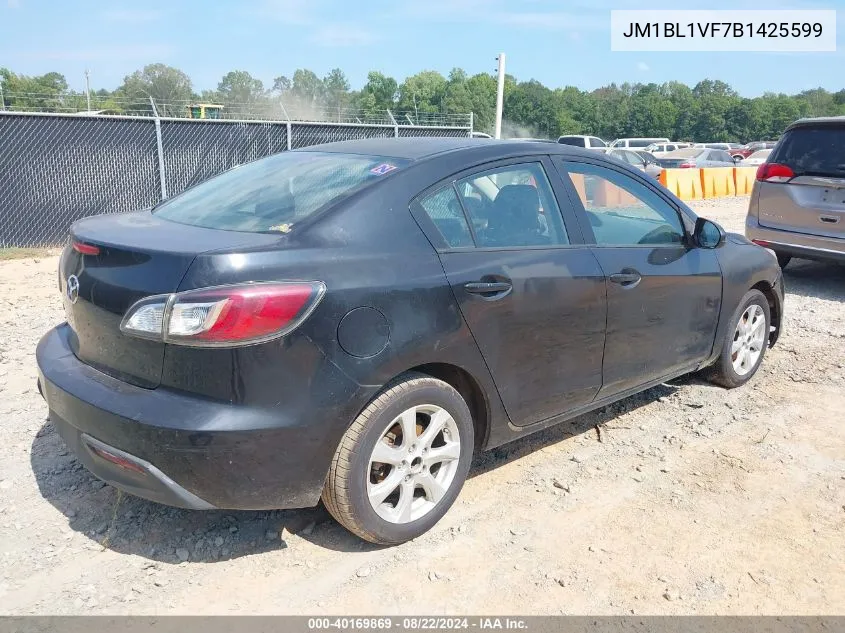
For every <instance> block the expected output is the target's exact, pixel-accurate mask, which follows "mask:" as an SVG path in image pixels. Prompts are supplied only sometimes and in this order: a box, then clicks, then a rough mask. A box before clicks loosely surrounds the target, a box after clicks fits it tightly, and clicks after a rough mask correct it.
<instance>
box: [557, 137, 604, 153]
mask: <svg viewBox="0 0 845 633" xmlns="http://www.w3.org/2000/svg"><path fill="white" fill-rule="evenodd" d="M557 142H558V143H560V144H561V145H572V146H573V147H586V148H587V149H595V148H597V147H607V143H605V142H604V141H603V140H601V139H600V138H599V137H598V136H582V135H578V134H569V135H567V136H561V137H559V138H558V139H557Z"/></svg>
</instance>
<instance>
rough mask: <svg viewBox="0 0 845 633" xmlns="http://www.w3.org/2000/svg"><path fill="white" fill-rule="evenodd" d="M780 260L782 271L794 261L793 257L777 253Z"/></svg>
mask: <svg viewBox="0 0 845 633" xmlns="http://www.w3.org/2000/svg"><path fill="white" fill-rule="evenodd" d="M775 255H777V258H778V264H779V265H780V267H781V270H783V269H784V268H786V265H787V264H788V263H789V262H791V261H792V255H786V254H785V253H775Z"/></svg>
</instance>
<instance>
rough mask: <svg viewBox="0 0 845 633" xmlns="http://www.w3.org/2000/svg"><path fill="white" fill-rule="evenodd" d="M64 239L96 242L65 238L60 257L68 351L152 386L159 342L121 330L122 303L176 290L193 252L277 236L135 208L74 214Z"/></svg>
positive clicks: (160, 362)
mask: <svg viewBox="0 0 845 633" xmlns="http://www.w3.org/2000/svg"><path fill="white" fill-rule="evenodd" d="M71 241H78V242H82V243H84V244H90V245H92V246H96V247H98V248H99V254H97V255H83V254H81V253H79V252H77V251H76V250H74V249H73V248H72V247H71V246H70V245H69V246H67V247H65V249H64V251H63V252H62V256H61V259H60V263H59V286H60V288H61V291H62V297H63V300H64V305H65V313H66V316H67V320H68V324H69V325H70V327H71V330H72V332H73V334H72V336H71V337H70V342H71V348H72V349H73V352H74V354H76V356H77V357H78V358H79V359H80V360H81V361H82V362H84V363H87V364H88V365H91V366H92V367H95V368H96V369H98V370H100V371H102V372H103V373H106V374H108V375H110V376H114V377H116V378H119V379H120V380H123V381H125V382H129V383H131V384H134V385H138V386H141V387H147V388H153V387H156V386H158V384H159V382H160V381H161V371H162V365H163V361H164V347H165V346H164V343H161V342H159V341H150V340H144V339H139V338H135V337H131V336H126V335H125V334H123V333H122V332H121V331H120V322H121V320H122V319H123V316H124V315H125V314H126V312H127V310H128V309H129V308H130V307H131V306H132V305H133V304H134V303H135V302H136V301H138V300H139V299H142V298H144V297H148V296H150V295H157V294H167V293H171V292H175V291H176V290H177V289H178V287H179V283H180V282H181V281H182V278H183V277H184V275H185V273H186V272H187V270H188V268H189V267H190V265H191V262H193V260H194V258H195V257H196V256H197V255H198V254H200V253H205V252H208V251H228V250H238V249H240V248H249V247H257V246H262V245H270V244H273V243H277V242H278V241H279V236H278V235H268V234H261V233H238V232H232V231H221V230H216V229H208V228H201V227H196V226H189V225H187V224H179V223H176V222H171V221H168V220H163V219H160V218H157V217H156V216H155V215H153V214H151V213H150V212H148V211H142V212H136V213H126V214H120V215H106V216H98V217H93V218H88V219H85V220H81V221H79V222H77V223H76V224H74V225H73V226H72V227H71ZM71 277H74V278H75V279H73V280H72V282H71V283H69V280H70V279H71ZM69 287H70V289H71V290H72V292H68V290H69Z"/></svg>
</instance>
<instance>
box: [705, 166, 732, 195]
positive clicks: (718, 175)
mask: <svg viewBox="0 0 845 633" xmlns="http://www.w3.org/2000/svg"><path fill="white" fill-rule="evenodd" d="M734 169H736V168H735V167H705V168H703V169H700V170H699V171H700V172H701V191H702V192H703V194H704V197H705V198H723V197H725V196H735V195H736V183H735V182H734Z"/></svg>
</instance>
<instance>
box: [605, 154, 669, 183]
mask: <svg viewBox="0 0 845 633" xmlns="http://www.w3.org/2000/svg"><path fill="white" fill-rule="evenodd" d="M607 154H608V156H613V157H614V158H618V159H619V160H621V161H622V162H625V163H627V164H629V165H632V166H634V167H636V168H637V169H641V170H642V171H644V172H645V173H647V174H648V175H649V176H651V177H652V178H659V177H660V172H662V171H663V168H662V167H661V166H660V165H659V164H658V162H657V159H656V158H654V156H652V155H651V154H649V153H648V152H645V151H637V150H633V149H611V150H609V151H608V152H607ZM646 157H648V158H646Z"/></svg>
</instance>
